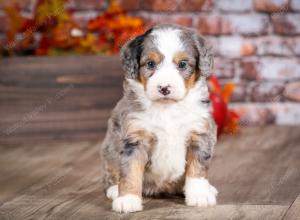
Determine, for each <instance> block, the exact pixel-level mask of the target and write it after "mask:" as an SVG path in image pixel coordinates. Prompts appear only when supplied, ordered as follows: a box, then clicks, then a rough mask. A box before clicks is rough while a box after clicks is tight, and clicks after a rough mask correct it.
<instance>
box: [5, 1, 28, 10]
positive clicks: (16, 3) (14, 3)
mask: <svg viewBox="0 0 300 220" xmlns="http://www.w3.org/2000/svg"><path fill="white" fill-rule="evenodd" d="M7 6H18V7H20V8H21V9H27V10H29V9H30V8H31V0H1V1H0V8H1V9H2V8H5V7H7Z"/></svg>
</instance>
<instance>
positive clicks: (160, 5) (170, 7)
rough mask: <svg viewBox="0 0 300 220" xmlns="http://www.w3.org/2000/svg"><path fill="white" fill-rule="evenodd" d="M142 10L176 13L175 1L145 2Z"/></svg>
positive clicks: (147, 0) (156, 0)
mask: <svg viewBox="0 0 300 220" xmlns="http://www.w3.org/2000/svg"><path fill="white" fill-rule="evenodd" d="M143 3H144V4H143V8H144V9H146V10H151V11H176V9H177V1H173V0H164V1H161V0H145V1H143Z"/></svg>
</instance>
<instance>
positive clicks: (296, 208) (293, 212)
mask: <svg viewBox="0 0 300 220" xmlns="http://www.w3.org/2000/svg"><path fill="white" fill-rule="evenodd" d="M299 218H300V194H299V195H298V197H297V199H296V200H295V201H294V202H293V204H292V205H291V206H290V207H289V209H288V210H287V212H286V214H285V215H284V218H283V219H284V220H299Z"/></svg>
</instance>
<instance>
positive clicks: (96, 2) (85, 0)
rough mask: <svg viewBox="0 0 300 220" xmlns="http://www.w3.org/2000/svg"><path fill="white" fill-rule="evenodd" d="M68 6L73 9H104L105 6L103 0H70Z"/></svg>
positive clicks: (105, 3)
mask: <svg viewBox="0 0 300 220" xmlns="http://www.w3.org/2000/svg"><path fill="white" fill-rule="evenodd" d="M69 5H70V7H72V8H73V9H74V10H93V9H104V8H106V7H107V2H106V1H105V0H70V2H69Z"/></svg>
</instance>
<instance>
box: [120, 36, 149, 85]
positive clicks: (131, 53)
mask: <svg viewBox="0 0 300 220" xmlns="http://www.w3.org/2000/svg"><path fill="white" fill-rule="evenodd" d="M143 42H144V36H143V35H141V36H138V37H136V38H134V39H133V40H129V41H128V42H127V43H125V45H124V46H123V47H122V48H121V52H120V57H121V63H122V67H123V70H124V71H125V73H126V75H125V77H126V78H129V79H137V78H138V73H139V65H140V64H139V62H140V57H141V53H142V50H143Z"/></svg>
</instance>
